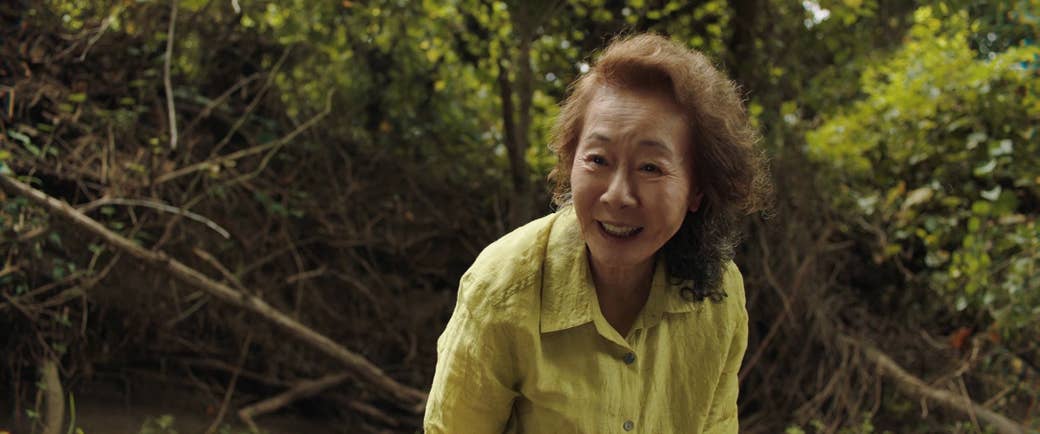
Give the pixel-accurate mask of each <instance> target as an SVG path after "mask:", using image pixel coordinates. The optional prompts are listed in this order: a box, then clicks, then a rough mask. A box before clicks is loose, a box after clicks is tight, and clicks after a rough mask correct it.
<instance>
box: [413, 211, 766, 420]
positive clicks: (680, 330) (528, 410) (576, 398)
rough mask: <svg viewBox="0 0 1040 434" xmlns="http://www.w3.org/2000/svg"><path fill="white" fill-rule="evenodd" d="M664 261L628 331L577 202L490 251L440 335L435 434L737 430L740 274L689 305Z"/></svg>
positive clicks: (432, 404) (743, 315)
mask: <svg viewBox="0 0 1040 434" xmlns="http://www.w3.org/2000/svg"><path fill="white" fill-rule="evenodd" d="M663 262H664V261H660V260H659V261H657V263H658V265H657V268H656V270H655V273H654V277H653V283H652V287H651V290H650V296H649V298H648V299H647V302H646V305H645V306H644V307H643V309H642V311H641V312H640V313H639V316H638V317H637V318H636V320H635V323H634V324H633V326H632V328H631V331H630V332H629V333H628V336H624V337H622V336H621V335H620V334H618V332H617V331H616V330H615V329H614V328H613V327H611V326H610V324H609V323H608V322H607V320H606V319H605V318H604V317H603V314H602V312H600V309H599V302H598V300H597V297H596V291H595V288H594V287H593V285H592V279H591V275H590V274H589V267H588V261H587V259H586V248H585V242H584V241H583V240H582V238H581V233H580V231H579V228H578V222H577V218H576V217H575V214H574V210H573V208H570V207H568V208H565V209H563V210H560V211H558V212H556V213H555V214H551V215H548V216H546V217H543V218H541V219H538V220H535V221H533V222H531V223H529V224H527V225H525V226H523V227H521V228H519V229H517V230H515V231H513V232H512V233H510V234H508V235H506V236H504V237H502V238H501V239H499V240H498V241H496V242H494V243H493V244H491V245H490V246H488V248H487V249H485V250H484V251H483V252H482V253H481V254H480V256H479V257H478V258H477V260H476V262H474V264H473V266H472V267H471V268H470V269H469V271H467V272H466V274H465V275H463V276H462V281H461V283H460V286H459V297H458V302H457V303H456V305H455V311H454V313H452V316H451V320H450V321H449V322H448V325H447V328H446V329H445V330H444V333H443V334H442V335H441V336H440V338H439V339H438V341H437V369H436V373H435V374H434V377H433V386H432V388H431V390H430V396H429V400H428V402H427V405H426V416H425V421H424V426H425V431H426V432H427V433H467V434H468V433H501V432H524V433H630V432H631V433H635V432H642V433H702V432H704V433H736V432H737V428H738V427H737V389H738V384H737V372H738V370H739V369H740V362H741V359H742V358H743V356H744V350H745V348H746V347H747V310H746V309H745V307H744V304H745V298H744V286H743V280H742V278H741V276H740V272H739V271H738V270H737V268H736V266H735V265H733V264H732V263H729V264H728V265H727V270H726V275H725V279H724V283H723V284H724V289H725V292H726V294H727V297H726V298H725V299H724V300H723V301H722V302H721V303H713V302H711V301H710V300H706V301H703V302H691V301H687V300H685V299H683V298H682V296H681V295H680V293H679V289H678V288H677V287H675V286H673V285H672V284H670V282H669V279H668V277H667V273H666V270H665V267H664V266H663V265H662V263H663Z"/></svg>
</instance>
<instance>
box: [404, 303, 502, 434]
mask: <svg viewBox="0 0 1040 434" xmlns="http://www.w3.org/2000/svg"><path fill="white" fill-rule="evenodd" d="M461 292H462V291H461V290H460V293H461ZM494 313H495V312H494V311H493V309H489V308H484V309H481V306H475V307H469V306H467V303H465V302H464V298H463V297H462V296H461V295H460V299H459V302H458V303H457V304H456V306H455V311H454V312H453V313H452V316H451V319H450V320H449V321H448V326H447V327H446V328H445V330H444V333H443V334H441V336H440V338H439V339H438V340H437V367H436V371H435V373H434V376H433V385H432V386H431V388H430V395H429V398H428V400H427V403H426V415H425V418H424V421H423V426H424V429H425V432H426V433H431V434H432V433H461V432H466V433H501V432H503V430H504V429H505V427H506V423H507V422H508V420H509V417H510V414H511V412H512V409H513V400H514V399H515V398H516V397H517V395H518V394H517V392H515V391H514V385H515V384H517V380H516V378H517V373H516V366H515V363H514V360H515V359H514V357H513V354H512V352H513V351H512V348H511V347H512V345H511V340H512V339H511V338H510V332H509V329H508V324H506V323H505V322H504V321H502V320H501V319H497V318H494V317H493V315H494Z"/></svg>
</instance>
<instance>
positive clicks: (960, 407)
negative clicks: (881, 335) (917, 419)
mask: <svg viewBox="0 0 1040 434" xmlns="http://www.w3.org/2000/svg"><path fill="white" fill-rule="evenodd" d="M838 340H839V341H841V342H843V343H845V344H848V345H850V346H852V347H855V348H859V349H860V351H862V352H863V354H864V355H865V356H866V357H867V359H869V360H870V361H871V362H873V363H874V364H875V365H877V367H878V368H880V369H881V371H882V372H884V373H885V374H886V375H888V377H889V378H891V379H892V380H895V382H896V386H898V387H899V388H900V389H901V390H902V391H903V392H904V393H907V394H909V395H912V396H914V397H917V398H921V399H930V400H932V401H935V402H938V403H939V404H941V405H943V406H945V407H947V408H949V409H952V410H956V411H959V412H961V413H963V414H965V415H968V416H969V417H972V418H973V419H974V418H975V417H977V418H978V420H979V421H981V422H983V423H986V424H987V425H990V426H992V427H993V428H995V429H996V430H997V432H998V433H1001V434H1025V432H1026V430H1025V428H1023V427H1022V425H1019V424H1018V423H1016V422H1014V421H1012V420H1011V419H1008V418H1006V417H1004V416H1003V415H1001V414H999V413H997V412H994V411H991V410H989V409H987V408H985V407H983V406H981V405H979V404H976V403H975V402H974V401H972V400H971V398H969V397H968V396H967V395H963V396H958V395H956V394H953V393H950V392H947V391H945V390H939V389H936V388H934V387H931V386H929V385H928V384H927V383H925V382H924V381H923V380H921V379H920V378H917V377H915V376H914V375H913V374H911V373H909V372H907V371H906V370H905V369H903V368H902V367H901V366H899V364H897V363H896V362H895V361H894V360H892V358H891V357H888V355H886V354H885V353H883V352H881V350H879V349H877V348H876V347H874V346H873V345H871V344H869V343H867V342H863V341H860V340H857V339H854V338H852V337H849V336H846V335H838Z"/></svg>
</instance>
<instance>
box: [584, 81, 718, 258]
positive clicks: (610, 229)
mask: <svg viewBox="0 0 1040 434" xmlns="http://www.w3.org/2000/svg"><path fill="white" fill-rule="evenodd" d="M681 113H682V112H681V111H680V108H679V106H678V105H677V104H676V103H675V102H674V101H673V100H672V99H671V97H670V96H669V95H668V94H666V93H664V92H663V91H654V90H638V89H618V88H614V87H609V86H603V87H601V88H600V89H599V90H597V91H596V94H595V95H594V97H593V99H592V101H591V102H590V104H589V106H588V108H587V111H586V113H585V121H584V126H583V128H582V132H581V136H580V137H579V139H578V146H577V149H576V151H575V154H574V165H573V167H572V168H571V190H572V193H573V198H574V209H575V211H576V212H577V215H578V221H579V223H580V225H581V232H582V235H583V236H584V238H585V242H586V243H587V244H588V247H589V252H590V254H591V255H590V256H591V260H592V262H593V265H594V266H595V267H609V268H629V267H635V266H643V265H649V264H651V263H652V262H651V261H652V259H653V256H654V254H656V253H657V251H658V250H660V249H661V247H662V246H664V244H665V243H666V242H668V240H669V239H671V238H672V236H673V235H675V233H676V232H677V231H678V230H679V227H680V226H681V225H682V222H683V218H684V217H685V216H686V212H687V211H695V210H696V209H697V207H698V206H699V205H700V199H701V194H700V193H699V191H698V189H697V188H696V186H695V185H693V173H692V172H693V163H692V158H693V154H692V152H691V146H692V144H691V143H690V137H691V134H690V130H689V126H688V125H687V122H686V120H685V119H684V117H683V115H682V114H681Z"/></svg>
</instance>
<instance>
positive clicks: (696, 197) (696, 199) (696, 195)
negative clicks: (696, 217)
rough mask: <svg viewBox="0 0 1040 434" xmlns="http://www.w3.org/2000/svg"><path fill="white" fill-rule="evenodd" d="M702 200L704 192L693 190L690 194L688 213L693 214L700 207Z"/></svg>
mask: <svg viewBox="0 0 1040 434" xmlns="http://www.w3.org/2000/svg"><path fill="white" fill-rule="evenodd" d="M702 200H704V192H702V191H701V190H700V189H699V188H698V189H694V190H693V191H691V192H690V212H691V213H695V212H697V210H698V209H700V207H701V201H702Z"/></svg>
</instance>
